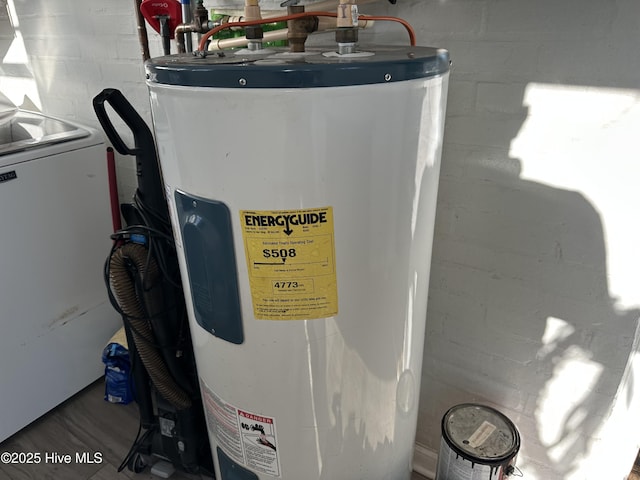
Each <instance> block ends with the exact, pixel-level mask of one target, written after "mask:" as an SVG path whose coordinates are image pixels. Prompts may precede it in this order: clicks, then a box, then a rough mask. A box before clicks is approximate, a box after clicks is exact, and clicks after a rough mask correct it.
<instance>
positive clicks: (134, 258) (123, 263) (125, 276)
mask: <svg viewBox="0 0 640 480" xmlns="http://www.w3.org/2000/svg"><path fill="white" fill-rule="evenodd" d="M148 256H149V252H148V250H147V249H146V248H145V247H143V246H142V245H137V244H134V243H126V244H124V245H122V246H121V247H119V248H118V249H117V250H116V251H115V252H114V253H113V255H112V256H111V258H110V259H109V280H110V282H111V286H112V289H113V293H114V295H115V297H116V299H117V301H118V304H119V305H120V309H121V310H122V312H124V314H125V315H126V317H127V319H128V321H129V323H130V324H131V327H132V328H131V333H132V335H133V340H134V342H135V345H136V348H137V349H138V353H139V355H140V358H141V360H142V363H143V365H144V366H145V368H146V369H147V371H148V373H149V377H150V378H151V381H152V382H153V384H154V385H155V387H156V388H157V389H158V392H159V393H160V395H162V396H163V397H164V398H165V399H166V400H167V401H168V402H169V403H171V404H172V405H173V406H174V407H175V408H176V409H178V410H183V409H186V408H189V407H190V406H191V398H190V397H189V395H188V394H187V393H186V392H185V391H184V390H183V389H182V388H180V386H178V385H177V384H176V382H175V380H174V379H173V377H172V376H171V374H170V373H169V370H168V369H167V366H166V365H165V362H164V360H163V359H162V355H161V353H160V351H159V350H158V348H157V347H156V346H155V336H154V334H153V330H152V329H151V325H150V323H149V320H148V317H152V316H153V315H154V314H156V313H157V310H158V308H159V307H158V306H161V305H162V298H161V295H162V291H161V287H160V285H159V283H158V280H159V273H160V272H159V269H158V264H157V263H156V262H155V260H154V259H153V258H148ZM129 262H131V263H132V264H133V265H135V268H136V269H137V271H138V276H139V278H140V279H141V280H142V283H143V285H153V287H152V288H150V289H149V290H148V291H147V292H145V293H144V299H140V298H138V292H137V290H136V285H135V280H134V278H132V276H131V275H130V273H129V267H128V263H129ZM142 302H144V303H142ZM143 305H145V306H147V309H148V311H145V308H144V306H143Z"/></svg>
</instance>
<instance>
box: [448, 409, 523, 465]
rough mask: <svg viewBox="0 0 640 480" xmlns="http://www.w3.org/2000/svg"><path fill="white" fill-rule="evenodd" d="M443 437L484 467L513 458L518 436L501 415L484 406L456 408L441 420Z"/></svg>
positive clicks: (456, 449)
mask: <svg viewBox="0 0 640 480" xmlns="http://www.w3.org/2000/svg"><path fill="white" fill-rule="evenodd" d="M442 436H443V438H444V439H445V441H446V442H447V444H448V445H449V447H450V448H451V449H452V450H453V451H454V452H456V453H457V454H458V455H461V456H462V457H464V458H465V459H467V460H469V461H471V462H473V463H478V464H483V465H502V464H505V463H508V462H509V461H510V460H511V459H512V458H513V457H515V456H516V454H517V453H518V450H519V449H520V434H519V433H518V430H517V429H516V427H515V425H514V424H513V422H511V420H509V419H508V418H507V417H506V416H505V415H504V414H502V413H500V412H499V411H497V410H495V409H494V408H491V407H487V406H485V405H478V404H472V403H465V404H461V405H456V406H455V407H452V408H451V409H449V411H448V412H447V413H446V414H445V415H444V417H443V418H442Z"/></svg>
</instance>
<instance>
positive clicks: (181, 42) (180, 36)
mask: <svg viewBox="0 0 640 480" xmlns="http://www.w3.org/2000/svg"><path fill="white" fill-rule="evenodd" d="M195 31H196V30H195V27H194V26H193V25H187V24H184V23H183V24H182V25H178V26H177V27H176V30H175V33H174V35H175V38H176V48H177V49H178V53H186V51H187V50H186V48H185V33H189V34H190V33H192V32H195ZM189 38H191V37H190V36H189Z"/></svg>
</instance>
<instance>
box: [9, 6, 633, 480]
mask: <svg viewBox="0 0 640 480" xmlns="http://www.w3.org/2000/svg"><path fill="white" fill-rule="evenodd" d="M241 3H242V2H237V1H236V2H234V1H232V0H227V1H224V2H223V1H220V2H219V4H224V5H233V4H235V5H238V4H241ZM265 3H266V4H267V5H269V6H273V5H276V4H277V3H278V2H274V1H271V2H265ZM2 4H6V5H7V6H8V7H10V8H13V9H14V12H15V14H16V15H15V16H17V18H18V20H19V24H18V25H15V24H13V25H12V24H11V23H10V22H9V19H8V16H7V15H5V16H2V15H3V14H2V13H0V54H2V59H3V60H2V64H1V65H0V67H1V69H2V71H1V72H0V91H1V92H2V93H4V94H5V95H10V94H13V95H14V96H16V95H18V94H20V95H22V94H23V93H24V94H27V95H29V100H30V101H31V102H32V103H35V104H36V105H37V106H39V107H40V108H42V109H43V111H45V112H46V113H50V114H53V115H59V116H63V117H67V118H71V119H75V120H78V121H80V122H83V123H88V124H92V125H96V121H95V120H94V116H93V112H92V109H91V105H90V99H91V98H92V97H93V96H94V95H95V94H96V93H98V92H99V91H100V90H101V89H102V88H104V87H107V86H116V87H118V88H120V89H121V90H123V92H124V93H125V94H126V95H127V96H128V97H129V98H130V99H131V100H132V102H133V103H134V105H135V106H136V107H137V108H138V109H139V111H140V112H141V113H142V114H143V115H144V116H145V117H146V118H147V119H149V106H148V101H147V96H146V87H145V86H144V83H143V70H142V65H141V62H140V53H139V48H138V46H137V39H136V32H135V25H134V20H133V15H132V12H131V8H132V7H131V5H129V4H122V2H116V1H114V0H105V1H104V2H101V3H100V4H99V5H98V4H93V3H91V2H89V3H86V2H85V3H82V7H81V8H80V7H78V2H74V1H71V0H48V1H45V0H30V1H26V0H0V5H2ZM212 4H213V3H212V2H208V6H211V5H212ZM362 10H363V11H365V12H366V13H385V14H392V15H397V16H401V17H403V18H406V19H408V20H409V21H411V22H412V24H413V25H414V26H415V27H416V30H417V33H418V41H419V43H420V44H424V45H435V46H441V47H445V48H448V49H449V50H450V52H451V57H452V60H453V66H452V71H451V83H450V90H449V106H448V115H447V124H446V130H445V146H444V151H443V163H442V179H441V183H440V191H439V200H438V213H437V225H436V237H435V242H434V254H433V255H434V257H433V265H432V276H431V286H430V291H429V302H430V303H429V311H428V318H427V336H426V344H425V356H424V368H423V378H422V390H421V398H420V410H419V425H418V432H417V442H418V444H419V446H420V447H419V448H418V452H419V453H420V455H418V456H417V462H418V468H420V469H421V470H422V471H424V472H427V473H428V472H429V471H432V470H433V462H431V463H429V461H428V460H429V459H431V460H432V461H433V458H434V454H435V453H437V449H438V445H439V443H438V442H439V438H440V431H439V425H440V419H441V418H442V415H443V414H444V412H445V411H446V410H447V408H449V407H450V406H452V405H454V404H457V403H461V402H469V401H471V402H485V403H488V404H491V405H493V406H495V407H497V408H499V409H500V410H502V411H503V412H504V413H506V414H507V415H508V416H509V417H510V418H511V419H512V420H513V421H514V422H515V423H516V425H517V426H518V427H519V429H520V431H521V434H522V437H523V446H522V450H521V454H520V456H519V462H518V465H519V467H520V468H521V469H522V470H523V472H524V473H525V475H526V478H528V479H533V480H560V479H562V480H602V479H607V480H608V479H613V480H618V479H623V478H625V475H626V473H627V472H628V471H629V470H630V468H631V464H632V463H633V459H634V458H635V455H636V453H637V451H638V446H639V442H638V440H639V437H640V435H638V434H637V433H636V431H637V426H638V425H640V379H639V378H638V375H639V372H640V370H638V369H639V368H640V365H639V364H638V361H639V359H638V334H637V326H638V317H639V316H640V313H639V312H640V288H638V272H639V271H640V248H638V245H640V220H639V215H638V206H639V205H640V193H639V192H640V189H638V188H637V184H638V182H639V180H640V162H638V159H639V157H640V155H639V153H640V143H639V141H638V133H640V127H639V126H640V90H639V88H640V80H639V79H640V54H639V53H638V51H639V49H638V45H640V2H637V1H636V0H563V1H552V0H539V1H535V2H532V1H530V0H529V1H525V0H420V1H417V0H413V1H412V0H398V4H397V5H396V6H391V5H388V4H387V3H386V2H380V3H378V4H376V5H372V6H367V7H363V8H362ZM14 23H15V22H14ZM149 34H150V37H151V38H152V45H151V49H152V54H153V55H157V54H159V53H160V47H159V42H158V41H157V37H156V36H155V34H154V33H153V32H152V31H150V32H149ZM405 35H406V34H405V32H404V31H403V30H402V28H400V27H398V26H395V25H387V24H381V23H379V24H378V25H377V26H376V28H375V30H373V31H372V32H368V33H363V34H362V38H363V40H364V41H366V40H373V41H376V42H379V43H403V42H405V41H406V36H405ZM328 38H330V37H328ZM20 44H22V45H23V47H20ZM20 48H23V51H20ZM16 92H18V93H16ZM390 127H392V126H390ZM119 172H120V180H121V197H122V199H126V198H129V197H130V194H131V192H132V188H133V185H134V183H135V180H134V176H133V169H132V167H131V163H130V161H129V160H128V159H120V161H119ZM425 459H426V461H425Z"/></svg>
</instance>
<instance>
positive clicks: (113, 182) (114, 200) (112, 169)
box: [107, 147, 122, 232]
mask: <svg viewBox="0 0 640 480" xmlns="http://www.w3.org/2000/svg"><path fill="white" fill-rule="evenodd" d="M107 173H108V178H109V200H110V202H111V224H112V225H113V231H114V232H117V231H118V230H122V219H121V218H120V202H119V200H118V180H117V177H116V157H115V155H114V153H113V148H111V147H107Z"/></svg>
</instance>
